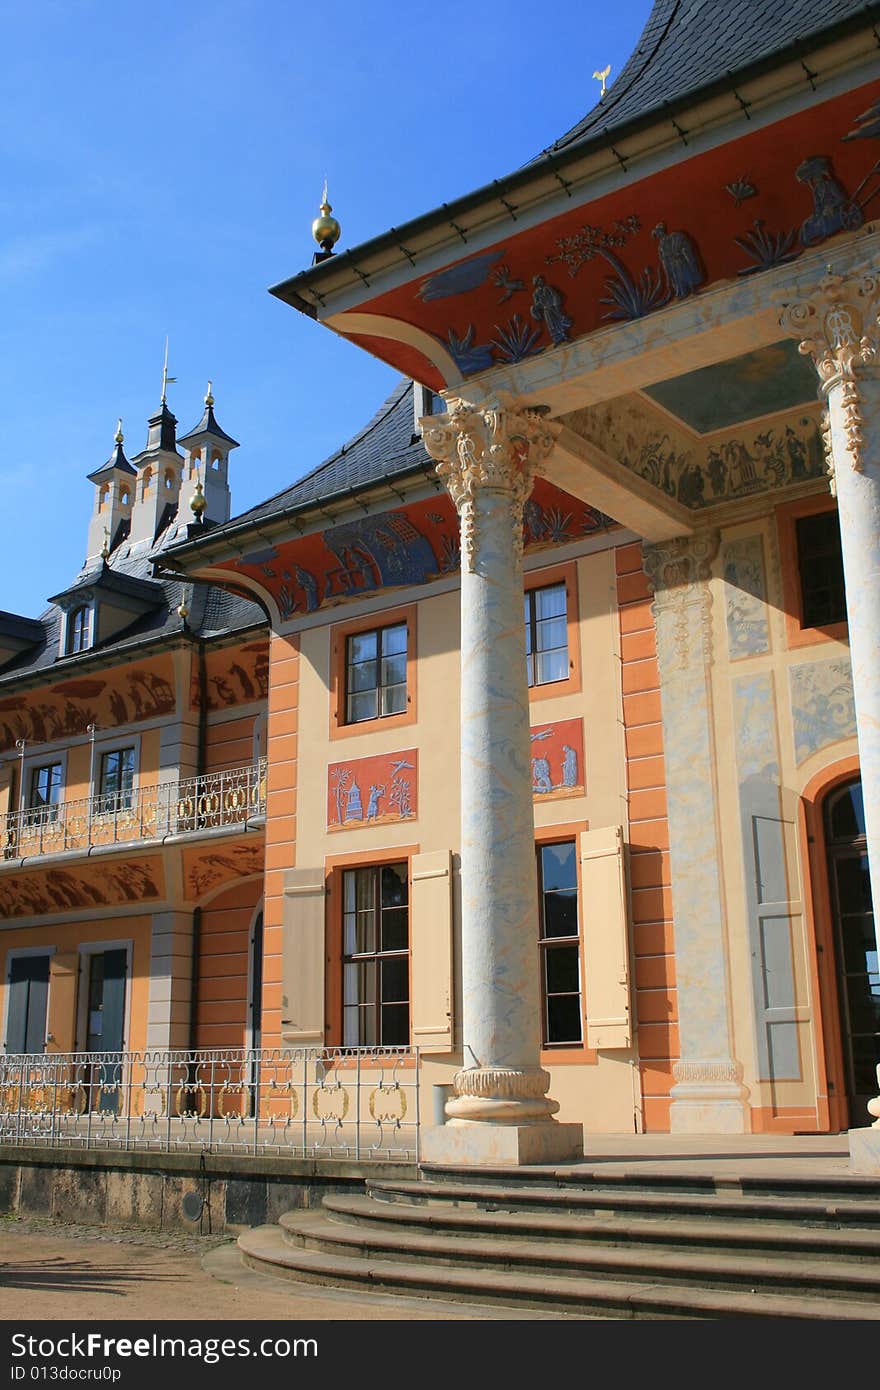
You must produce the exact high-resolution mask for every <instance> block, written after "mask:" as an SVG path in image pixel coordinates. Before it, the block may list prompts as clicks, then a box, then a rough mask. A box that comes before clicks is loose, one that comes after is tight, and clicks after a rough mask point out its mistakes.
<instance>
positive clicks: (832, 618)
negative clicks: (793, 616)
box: [795, 511, 846, 627]
mask: <svg viewBox="0 0 880 1390" xmlns="http://www.w3.org/2000/svg"><path fill="white" fill-rule="evenodd" d="M795 530H796V535H797V553H798V570H799V573H800V581H801V602H802V609H803V617H802V621H803V626H804V627H827V626H828V625H829V624H830V623H841V622H845V621H846V589H845V587H844V580H843V560H842V558H841V553H840V525H839V523H838V520H837V512H836V511H828V512H820V513H819V515H818V516H802V517H800V518H798V520H797V521H796V523H795Z"/></svg>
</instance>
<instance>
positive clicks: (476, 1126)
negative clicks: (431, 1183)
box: [420, 1120, 584, 1168]
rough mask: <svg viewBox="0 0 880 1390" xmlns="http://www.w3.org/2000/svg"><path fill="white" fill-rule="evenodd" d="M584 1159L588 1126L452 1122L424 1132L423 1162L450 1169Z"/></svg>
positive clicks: (550, 1121)
mask: <svg viewBox="0 0 880 1390" xmlns="http://www.w3.org/2000/svg"><path fill="white" fill-rule="evenodd" d="M583 1156H584V1127H583V1125H577V1124H559V1123H558V1121H556V1120H546V1121H543V1122H539V1123H537V1124H522V1125H516V1124H513V1125H505V1124H494V1125H493V1124H488V1123H481V1122H480V1121H479V1120H463V1121H462V1120H460V1121H456V1120H450V1121H448V1122H447V1123H446V1124H445V1125H437V1126H433V1127H431V1128H429V1129H423V1130H422V1133H421V1140H420V1159H421V1161H422V1162H423V1163H439V1164H442V1165H444V1166H446V1167H450V1168H479V1167H484V1168H489V1167H496V1166H500V1165H509V1166H510V1167H517V1166H519V1165H522V1164H526V1163H566V1162H569V1161H570V1160H573V1159H578V1158H583Z"/></svg>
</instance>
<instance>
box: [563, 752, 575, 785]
mask: <svg viewBox="0 0 880 1390" xmlns="http://www.w3.org/2000/svg"><path fill="white" fill-rule="evenodd" d="M577 784H578V755H577V753H576V752H575V750H574V749H573V748H569V746H568V744H567V743H563V745H562V785H563V786H564V787H576V786H577Z"/></svg>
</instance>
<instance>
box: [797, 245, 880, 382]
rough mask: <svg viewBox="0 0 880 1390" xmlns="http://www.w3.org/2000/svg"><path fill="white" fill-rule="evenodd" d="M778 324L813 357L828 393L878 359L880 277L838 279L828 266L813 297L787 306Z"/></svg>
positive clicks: (840, 277) (872, 275)
mask: <svg viewBox="0 0 880 1390" xmlns="http://www.w3.org/2000/svg"><path fill="white" fill-rule="evenodd" d="M779 322H780V325H781V327H782V328H783V329H784V330H785V332H786V333H788V334H789V335H790V336H791V337H793V338H797V339H798V340H799V342H798V350H799V351H800V352H802V353H803V354H804V356H805V357H811V358H812V360H813V365H814V366H815V368H816V371H817V372H818V374H819V381H820V383H821V386H822V389H823V391H824V392H826V393H827V392H828V391H830V389H831V388H832V387H833V386H835V385H836V384H837V383H838V382H839V381H841V380H849V381H853V380H855V375H856V370H857V368H858V367H860V366H864V365H868V364H873V363H876V362H878V360H880V277H878V276H877V275H874V274H871V273H866V274H864V275H849V276H843V275H838V274H836V273H835V271H834V270H833V268H832V267H831V266H829V267H828V270H827V272H826V274H825V275H823V276H822V279H821V280H820V281H819V283H818V284H817V285H816V287H815V289H814V290H813V292H812V293H811V294H808V295H805V296H803V297H802V298H800V299H794V300H791V301H790V302H789V303H784V305H783V309H782V312H781V314H780V316H779Z"/></svg>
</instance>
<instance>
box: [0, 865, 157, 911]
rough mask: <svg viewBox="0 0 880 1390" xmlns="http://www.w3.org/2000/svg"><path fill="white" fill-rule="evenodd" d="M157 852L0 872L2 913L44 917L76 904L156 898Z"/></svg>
mask: <svg viewBox="0 0 880 1390" xmlns="http://www.w3.org/2000/svg"><path fill="white" fill-rule="evenodd" d="M163 892H164V888H163V876H162V863H161V860H160V859H158V858H149V859H131V860H121V861H120V860H104V861H103V862H100V863H97V862H90V863H87V864H78V865H76V866H72V867H70V868H64V869H57V868H55V869H47V870H45V871H43V872H40V873H30V874H27V873H13V874H6V873H4V874H2V875H0V916H2V917H42V916H46V915H48V914H50V913H53V912H70V911H71V909H74V908H76V909H79V908H86V909H88V908H93V907H115V906H119V905H120V904H122V903H140V902H152V901H155V900H156V899H158V898H161V897H162V896H163Z"/></svg>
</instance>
